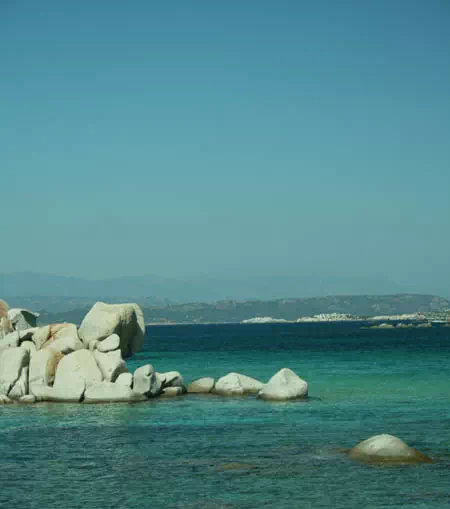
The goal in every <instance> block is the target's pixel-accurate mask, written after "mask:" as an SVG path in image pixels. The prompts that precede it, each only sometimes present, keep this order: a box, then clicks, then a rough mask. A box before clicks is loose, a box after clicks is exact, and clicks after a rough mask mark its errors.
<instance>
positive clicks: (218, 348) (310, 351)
mask: <svg viewBox="0 0 450 509" xmlns="http://www.w3.org/2000/svg"><path fill="white" fill-rule="evenodd" d="M449 336H450V329H444V328H442V329H431V330H425V329H424V330H405V331H374V330H364V331H361V330H359V328H357V327H355V326H353V325H335V324H333V325H332V326H321V325H320V324H319V325H314V326H312V325H307V326H305V325H304V324H276V325H272V324H265V325H211V326H165V327H164V326H161V327H150V328H149V329H148V334H147V338H146V344H145V348H144V350H143V351H142V352H140V353H139V354H138V355H137V356H136V358H135V359H132V360H131V361H129V362H128V364H129V365H130V367H133V366H136V365H141V364H144V363H146V362H151V363H152V364H153V365H154V366H155V368H156V369H157V370H158V371H169V370H173V369H177V370H179V371H181V372H182V373H183V375H184V376H185V378H186V381H187V382H189V381H190V380H192V379H194V378H197V377H200V376H213V377H216V378H217V377H219V376H222V375H224V374H226V373H227V372H230V371H239V372H243V373H245V374H248V375H250V376H254V377H256V378H260V379H261V380H263V381H265V380H267V379H268V378H270V376H271V375H272V374H274V373H275V372H276V371H277V370H278V369H280V368H281V367H290V368H291V369H294V370H295V371H296V372H297V373H298V374H299V375H300V376H302V377H303V378H305V379H306V380H308V382H309V385H310V396H311V398H310V399H309V400H308V401H307V402H301V401H298V402H289V403H267V402H263V401H260V400H256V399H255V398H254V397H249V398H247V397H244V398H222V397H219V396H204V395H189V396H185V397H180V398H176V399H170V400H153V401H150V402H148V403H140V404H133V405H127V404H115V405H114V404H112V405H65V404H39V405H35V406H27V407H22V406H19V405H9V406H4V407H0V420H1V426H0V507H5V508H6V507H14V506H15V505H19V504H20V507H21V508H24V509H27V508H43V507H47V508H48V507H51V508H53V507H65V508H78V507H80V508H81V507H83V508H94V507H95V508H98V507H100V508H102V507H108V508H116V507H117V508H119V507H120V508H124V507H126V508H128V507H133V508H147V507H151V508H185V507H186V508H205V509H206V508H211V509H212V508H225V507H227V508H229V507H231V508H233V507H238V508H253V507H255V508H256V507H261V506H267V507H276V508H285V507H286V508H287V507H289V508H292V507H301V508H320V507H333V508H341V507H342V508H347V507H349V508H352V507H364V508H381V507H395V508H397V507H413V508H425V507H426V508H430V507H432V508H444V507H445V508H447V507H448V506H449V504H450V386H449V374H450V357H449V354H450V338H449ZM377 433H391V434H394V435H397V436H399V437H400V438H402V439H403V440H405V441H406V442H407V443H408V444H409V445H411V446H413V447H415V448H417V449H419V450H421V451H422V452H424V453H425V454H428V455H430V456H432V457H433V458H434V459H435V460H436V461H435V462H434V463H433V464H431V465H428V464H425V465H421V466H396V467H374V466H367V465H362V464H359V463H355V462H353V461H351V460H349V459H348V458H347V457H346V455H345V454H344V453H343V449H345V448H350V447H352V446H353V445H355V444H356V443H357V442H359V441H360V440H362V439H365V438H368V437H369V436H371V435H374V434H377Z"/></svg>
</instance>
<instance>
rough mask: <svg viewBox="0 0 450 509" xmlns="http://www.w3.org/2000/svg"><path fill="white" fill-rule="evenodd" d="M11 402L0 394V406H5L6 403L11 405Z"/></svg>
mask: <svg viewBox="0 0 450 509" xmlns="http://www.w3.org/2000/svg"><path fill="white" fill-rule="evenodd" d="M12 402H13V400H12V399H9V398H8V396H6V395H5V394H0V405H7V404H8V403H12Z"/></svg>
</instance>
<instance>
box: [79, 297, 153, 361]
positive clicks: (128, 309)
mask: <svg viewBox="0 0 450 509" xmlns="http://www.w3.org/2000/svg"><path fill="white" fill-rule="evenodd" d="M78 334H79V336H80V339H81V340H82V341H83V343H84V344H85V346H86V347H89V344H90V343H91V342H92V341H103V340H104V339H106V338H108V337H109V336H111V335H112V334H117V335H118V336H119V337H120V349H121V351H122V356H123V357H124V358H125V357H129V356H130V355H132V354H133V353H136V352H138V351H139V350H140V349H141V347H142V344H143V342H144V334H145V323H144V315H143V313H142V309H141V308H140V307H139V306H138V305H137V304H105V303H104V302H97V303H96V304H95V305H94V306H93V307H92V309H91V310H90V311H89V313H88V314H87V315H86V316H85V317H84V319H83V322H82V323H81V326H80V329H79V331H78ZM97 348H98V347H97Z"/></svg>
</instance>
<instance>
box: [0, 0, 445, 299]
mask: <svg viewBox="0 0 450 509" xmlns="http://www.w3.org/2000/svg"><path fill="white" fill-rule="evenodd" d="M449 26H450V3H449V2H448V1H446V0H430V1H425V0H422V1H417V0H398V1H395V2H392V1H391V0H389V1H385V0H378V1H375V2H373V1H361V0H358V1H356V0H355V1H350V0H342V1H339V2H336V1H334V0H333V1H332V0H330V1H325V0H317V1H314V2H310V1H302V0H296V1H290V0H284V1H277V2H275V1H264V0H240V1H238V0H230V1H227V2H211V1H209V0H208V1H206V0H195V1H192V2H186V1H181V0H172V1H167V2H156V1H148V0H133V1H131V2H123V1H122V0H121V1H119V0H102V1H101V0H90V1H89V2H61V1H59V0H40V1H39V2H36V1H35V0H0V51H1V53H0V55H1V67H0V95H1V98H2V100H1V102H0V189H1V199H0V217H1V222H2V241H1V247H0V262H1V267H0V272H5V273H9V272H15V271H25V270H31V271H35V272H43V273H52V274H60V275H69V276H83V277H87V278H105V277H112V276H123V275H130V276H131V275H133V276H135V275H140V274H156V275H161V276H163V275H164V276H173V277H181V278H182V277H191V276H195V275H197V274H219V275H221V276H223V277H228V276H229V277H238V278H239V277H245V276H246V275H248V274H251V275H253V276H257V275H258V274H267V273H273V274H295V275H297V276H298V275H303V274H308V276H311V275H314V274H318V275H319V274H320V275H321V276H324V275H325V276H327V275H330V276H339V277H354V276H358V277H359V276H361V277H366V276H367V277H371V278H373V277H375V278H378V277H379V278H387V279H389V280H392V281H396V282H398V283H400V284H411V285H413V286H414V287H415V288H418V289H420V290H422V291H427V290H429V291H431V290H436V289H439V288H445V287H447V288H448V287H450V199H449V192H450V30H449V29H448V27H449Z"/></svg>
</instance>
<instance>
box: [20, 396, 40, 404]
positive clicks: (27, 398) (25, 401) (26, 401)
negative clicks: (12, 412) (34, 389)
mask: <svg viewBox="0 0 450 509" xmlns="http://www.w3.org/2000/svg"><path fill="white" fill-rule="evenodd" d="M36 401H37V399H36V396H34V395H33V394H26V395H25V396H22V397H21V398H20V399H19V403H23V404H33V403H36Z"/></svg>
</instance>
